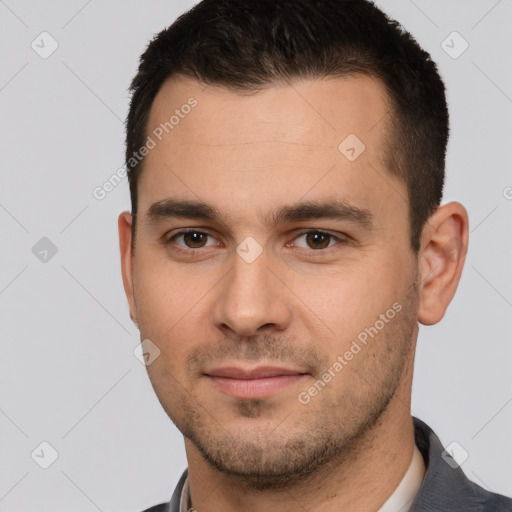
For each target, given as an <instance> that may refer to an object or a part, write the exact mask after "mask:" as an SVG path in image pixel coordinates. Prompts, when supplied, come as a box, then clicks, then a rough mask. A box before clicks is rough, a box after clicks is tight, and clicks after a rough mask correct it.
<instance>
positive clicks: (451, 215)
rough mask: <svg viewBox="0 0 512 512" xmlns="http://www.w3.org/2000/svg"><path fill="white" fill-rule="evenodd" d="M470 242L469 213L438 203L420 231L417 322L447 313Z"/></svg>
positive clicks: (432, 320) (428, 321)
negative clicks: (421, 233)
mask: <svg viewBox="0 0 512 512" xmlns="http://www.w3.org/2000/svg"><path fill="white" fill-rule="evenodd" d="M468 243H469V229H468V214H467V211H466V209H465V208H464V206H462V205H461V204H460V203H457V202H451V203H448V204H446V205H444V206H440V207H439V208H438V209H437V210H436V211H435V212H434V213H433V214H432V215H431V217H430V218H429V220H428V222H427V223H426V225H425V227H424V230H423V237H422V244H421V249H420V255H419V261H420V266H419V268H420V285H419V307H418V321H419V322H420V323H422V324H424V325H433V324H436V323H438V322H439V321H440V320H441V319H442V318H443V316H444V315H445V313H446V310H447V308H448V305H449V304H450V302H451V300H452V298H453V296H454V295H455V291H456V290H457V286H458V284H459V281H460V277H461V275H462V269H463V267H464V261H465V257H466V252H467V246H468Z"/></svg>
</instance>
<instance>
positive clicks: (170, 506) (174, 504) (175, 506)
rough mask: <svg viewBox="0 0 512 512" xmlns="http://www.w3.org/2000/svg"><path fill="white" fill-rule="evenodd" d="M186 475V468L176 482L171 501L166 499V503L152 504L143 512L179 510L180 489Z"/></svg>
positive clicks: (174, 511)
mask: <svg viewBox="0 0 512 512" xmlns="http://www.w3.org/2000/svg"><path fill="white" fill-rule="evenodd" d="M187 476H188V469H186V470H185V471H184V472H183V474H182V475H181V477H180V479H179V481H178V483H177V484H176V487H175V489H174V492H173V494H172V498H171V501H168V502H166V503H159V504H158V505H153V506H152V507H150V508H147V509H146V510H143V512H179V511H180V506H181V491H182V490H183V486H184V485H185V482H186V480H187Z"/></svg>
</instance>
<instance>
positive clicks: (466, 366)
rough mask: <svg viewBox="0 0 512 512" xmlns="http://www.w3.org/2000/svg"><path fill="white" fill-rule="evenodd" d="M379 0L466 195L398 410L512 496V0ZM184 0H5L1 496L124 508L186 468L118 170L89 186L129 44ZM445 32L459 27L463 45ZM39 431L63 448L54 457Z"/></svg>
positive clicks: (135, 48)
mask: <svg viewBox="0 0 512 512" xmlns="http://www.w3.org/2000/svg"><path fill="white" fill-rule="evenodd" d="M378 4H379V5H380V6H381V7H383V8H384V9H385V10H386V11H388V12H389V13H390V14H391V15H392V16H394V17H396V18H397V19H398V20H399V21H400V22H401V23H402V24H403V25H404V26H405V27H406V28H407V29H408V30H409V31H411V32H412V33H413V35H414V36H415V37H416V38H417V39H418V41H419V42H420V44H421V45H423V46H424V48H425V49H427V50H428V51H429V52H430V53H431V54H432V56H433V58H434V60H435V61H436V62H438V64H439V67H440V70H441V73H442V75H443V77H444V78H445V80H446V83H447V88H448V97H449V102H450V109H451V126H452V138H451V141H450V146H449V154H448V165H447V171H448V181H447V186H446V189H445V199H444V202H447V201H450V200H458V201H460V202H462V203H463V204H464V205H465V206H466V207H467V208H468V211H469V216H470V224H471V225H470V230H471V242H470V247H469V252H468V256H467V260H466V266H465V269H464V273H463V276H462V280H461V283H460V285H459V288H458V291H457V294H456V297H455V299H454V300H453V302H452V304H451V305H450V307H449V309H448V312H447V314H446V316H445V318H444V319H443V321H442V322H441V323H440V324H439V325H437V326H432V327H423V326H422V327H421V329H420V337H419V345H418V351H417V362H416V371H415V380H414V388H413V404H412V411H413V414H414V415H416V416H418V417H420V418H422V419H423V420H424V421H426V422H427V423H429V424H430V425H431V427H432V428H433V429H434V430H435V431H436V432H437V434H438V435H439V436H440V438H441V441H442V442H443V443H444V445H445V446H446V445H448V444H450V443H451V442H453V441H456V442H457V443H459V445H460V447H462V448H463V449H464V450H466V451H467V452H468V454H469V457H468V458H467V459H466V460H465V461H464V462H463V464H462V468H463V469H464V471H465V472H466V474H467V475H468V476H469V477H470V478H471V479H473V480H475V481H476V482H478V483H479V484H480V485H482V486H483V487H485V488H488V489H491V490H493V491H496V492H501V493H503V494H508V495H512V463H511V461H512V441H511V440H510V437H509V434H510V432H511V431H512V376H511V373H510V366H511V360H512V344H511V339H512V336H511V333H512V327H511V326H512V321H511V320H512V275H511V274H512V272H511V270H510V262H511V261H512V243H511V234H512V200H511V198H512V188H507V187H512V175H511V171H510V169H511V167H510V164H511V161H512V155H511V137H510V136H511V133H512V130H511V128H512V126H511V124H512V121H511V119H512V99H511V96H512V73H511V68H510V54H511V42H512V37H511V30H510V27H511V26H512V25H511V24H512V2H511V1H510V0H501V1H497V0H479V1H467V0H465V1H462V0H458V1H455V0H452V1H446V0H435V1H433V0H430V1H426V0H415V1H412V0H411V1H409V0H393V1H387V0H383V1H380V2H378ZM192 5H193V2H191V1H182V0H180V1H170V0H167V1H159V0H151V1H145V2H142V1H121V0H115V1H114V0H112V1H103V2H100V1H99V0H89V1H85V0H73V1H69V0H68V1H63V0H61V1H52V2H50V1H40V2H36V1H27V0H5V1H3V0H0V24H1V26H0V34H1V36H0V37H1V46H0V52H1V62H2V66H1V70H0V119H1V134H0V135H1V136H0V145H1V152H0V158H1V169H2V184H1V187H0V224H1V229H2V240H3V241H2V246H1V247H2V250H1V251H0V264H1V276H0V314H1V325H2V337H1V340H2V357H1V358H0V393H1V394H0V442H1V445H0V510H1V511H9V512H21V511H25V512H26V511H32V512H33V511H46V510H48V511H49V510H51V511H68V510H73V511H75V512H82V511H95V510H101V511H125V512H126V511H138V510H141V509H143V508H145V507H146V506H149V505H150V504H153V503H156V502H158V501H163V500H167V499H169V497H170V495H171V492H172V490H173V488H174V485H175V483H176V482H177V480H178V477H179V475H180V474H181V472H182V471H183V469H184V468H185V467H186V459H185V455H184V448H183V440H182V436H181V435H180V433H179V432H178V431H177V430H176V429H175V427H174V426H173V425H172V423H171V422H170V420H169V419H168V418H167V416H166V415H165V413H164V412H163V410H162V409H161V407H160V404H159V403H158V400H157V398H156V397H155V395H154V393H153V390H152V388H151V386H150V383H149V379H148V377H147V374H146V369H145V367H144V366H143V365H142V364H141V363H140V362H139V361H138V360H137V359H136V357H135V356H134V354H133V350H134V348H135V347H136V345H137V343H138V331H137V330H136V329H135V327H134V326H133V325H132V323H131V321H130V318H129V315H128V307H127V304H126V299H125V296H124V291H123V288H122V282H121V274H120V266H119V250H118V238H117V224H116V219H117V215H118V213H119V212H120V211H122V210H125V209H129V207H130V204H129V195H128V186H127V182H126V179H125V180H123V182H122V183H121V184H119V185H118V186H117V187H116V188H115V189H114V190H113V191H111V192H110V193H109V194H107V196H106V197H105V198H104V199H103V200H97V199H95V197H94V196H93V190H94V188H95V187H98V186H101V185H102V184H103V183H104V182H105V181H106V180H107V179H108V178H109V177H110V176H112V174H114V173H115V172H116V170H117V169H119V168H120V167H122V165H123V149H124V148H123V143H124V142H123V138H124V126H123V119H124V117H125V114H126V111H127V105H128V94H127V87H128V84H129V81H130V79H131V78H132V76H133V75H134V73H135V71H136V66H137V63H138V57H139V55H140V54H141V52H142V51H143V50H144V48H145V46H146V45H147V42H148V41H149V39H150V38H151V37H152V35H153V34H154V33H156V32H158V31H160V30H161V29H163V28H164V27H165V26H167V25H169V24H170V23H171V22H172V21H173V20H174V19H175V18H176V16H177V15H178V14H180V13H182V12H184V11H185V10H187V9H188V8H189V7H191V6H192ZM43 31H47V32H48V33H49V34H51V37H52V38H53V39H54V40H56V41H57V43H58V48H57V50H56V51H55V52H54V53H53V54H52V55H50V56H49V57H48V58H46V59H43V58H42V57H41V56H40V54H39V53H36V51H34V49H33V48H32V47H31V44H32V42H33V41H35V43H34V45H38V46H36V48H38V51H39V52H45V51H46V52H47V51H49V50H50V49H51V44H54V43H52V40H51V39H49V38H48V36H39V34H40V33H41V32H43ZM454 31H457V32H458V33H459V34H460V36H461V37H462V38H464V40H466V41H467V42H468V43H469V48H468V49H467V50H466V51H465V52H464V53H463V54H461V55H460V56H458V58H453V56H454V55H455V54H458V53H460V51H461V50H462V49H463V44H464V43H463V40H462V39H460V37H459V36H457V35H455V36H453V35H452V36H451V37H449V38H448V39H447V36H449V35H450V34H451V33H452V32H454ZM443 41H446V42H445V43H443ZM443 46H444V49H443ZM445 49H446V50H448V51H449V52H451V53H452V56H450V55H449V54H448V53H447V52H446V51H445ZM43 237H47V238H48V239H49V240H51V242H52V243H53V244H54V245H55V246H56V248H57V252H56V254H55V255H52V252H51V250H50V251H49V252H48V253H44V250H45V248H46V249H47V250H48V241H44V240H43V241H42V242H40V240H41V238H43ZM36 244H39V245H36ZM45 244H46V245H45ZM34 246H35V247H36V248H35V249H33V247H34ZM41 251H43V252H41ZM34 253H35V254H34ZM44 257H46V261H41V258H43V260H44ZM43 441H46V442H47V443H49V444H50V445H51V446H52V447H53V448H54V449H55V450H56V451H57V452H58V458H57V460H56V461H55V462H54V463H53V464H52V465H51V466H50V467H49V468H48V469H43V468H41V467H40V466H39V464H44V463H48V462H51V450H50V449H49V448H47V447H45V445H43V446H42V447H41V446H40V443H41V442H43ZM459 445H456V448H455V452H454V453H455V454H456V455H457V454H458V456H459V457H460V454H461V453H462V454H463V452H461V448H460V447H459ZM34 450H35V452H34ZM33 452H34V453H35V455H34V456H33V458H32V457H31V453H33ZM36 461H37V462H38V463H36Z"/></svg>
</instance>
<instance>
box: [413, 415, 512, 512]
mask: <svg viewBox="0 0 512 512" xmlns="http://www.w3.org/2000/svg"><path fill="white" fill-rule="evenodd" d="M413 422H414V435H415V441H416V446H417V447H418V449H419V450H420V452H421V454H422V455H423V458H424V460H425V466H426V473H425V476H424V478H423V483H422V485H421V487H420V489H419V491H418V494H417V495H416V498H415V500H414V502H413V504H412V508H411V512H431V511H432V512H433V511H436V512H450V511H455V510H472V511H474V512H490V511H493V512H512V499H511V498H508V497H506V496H503V495H501V494H497V493H493V492H491V491H487V490H486V489H484V488H482V487H480V486H479V485H478V484H476V483H475V482H472V481H471V480H470V479H469V478H468V477H467V476H466V475H465V474H464V472H463V471H462V469H461V468H460V466H459V465H458V464H457V462H456V461H455V460H454V459H453V458H452V457H451V455H450V454H449V453H448V452H447V450H445V449H444V447H443V445H442V444H441V441H440V440H439V438H438V437H437V435H436V434H435V433H434V431H433V430H432V429H431V428H430V427H429V426H428V425H427V424H426V423H424V422H423V421H421V420H419V419H418V418H414V417H413Z"/></svg>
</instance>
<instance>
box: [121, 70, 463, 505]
mask: <svg viewBox="0 0 512 512" xmlns="http://www.w3.org/2000/svg"><path fill="white" fill-rule="evenodd" d="M191 96H193V97H194V98H195V99H196V100H197V102H198V103H197V106H196V107H195V108H194V109H193V110H192V111H191V112H190V113H189V114H188V115H187V116H185V117H184V118H183V119H181V120H180V123H179V124H178V125H176V126H175V127H174V129H173V130H172V131H170V132H169V134H167V135H166V136H165V137H164V139H163V140H162V142H160V143H159V144H157V146H156V147H155V148H154V149H152V150H151V151H150V152H149V154H148V155H147V157H146V159H145V163H144V171H143V173H142V175H141V177H140V181H139V196H138V198H139V211H138V216H137V237H136V242H135V250H134V251H133V250H132V247H131V242H132V239H131V236H132V230H131V227H132V221H133V219H132V217H131V215H130V213H129V212H123V213H122V214H121V215H120V216H119V222H118V225H119V237H120V250H121V263H122V274H123V283H124V287H125V291H126V294H127V298H128V302H129V306H130V315H131V318H132V319H133V321H134V322H136V323H137V325H138V326H139V329H140V333H141V340H144V339H150V340H151V341H152V342H153V343H154V344H155V345H156V346H157V347H158V348H159V350H160V355H159V357H158V358H156V359H155V361H153V362H152V363H151V364H150V365H148V367H147V369H148V373H149V377H150V379H151V382H152V384H153V387H154V389H155V392H156V394H157V396H158V398H159V400H160V402H161V404H162V406H163V408H164V410H165V411H166V412H167V414H168V415H169V417H170V418H171V419H172V420H173V421H174V422H175V423H176V425H177V426H178V428H179V429H180V430H181V431H182V433H183V434H184V436H185V447H186V453H187V459H188V463H189V481H190V491H191V498H192V505H193V507H194V508H195V509H197V510H198V511H199V512H210V511H218V510H223V511H227V512H229V511H235V510H240V509H242V510H244V511H249V512H252V511H254V512H256V511H266V510H268V509H269V507H272V510H274V511H276V512H281V511H291V510H294V511H295V510H297V508H301V507H302V508H304V509H305V510H308V511H317V510H318V511H319V510H322V511H334V510H346V511H356V510H368V511H376V510H378V508H379V507H380V506H381V505H382V504H383V503H384V502H385V501H386V499H387V498H388V497H389V496H390V494H391V493H392V492H393V491H394V489H395V488H396V487H397V485H398V484H399V482H400V481H401V479H402V477H403V475H404V474H405V471H406V470H407V468H408V467H409V464H410V461H411V457H412V450H413V446H414V436H413V424H412V418H411V412H410V400H411V386H412V377H413V364H414V354H415V348H416V340H417V334H418V322H420V323H422V324H425V325H431V324H435V323H437V322H439V321H440V320H441V319H442V318H443V316H444V314H445V311H446V309H447V307H448V304H449V303H450V301H451V299H452V297H453V295H454V293H455V291H456V288H457V285H458V282H459V279H460V276H461V273H462V268H463V265H464V255H465V251H464V250H463V248H465V247H467V244H468V218H467V212H466V210H465V208H464V207H463V206H462V205H461V204H459V203H457V202H451V203H448V204H446V205H443V206H441V207H440V208H438V209H437V211H436V212H435V213H434V214H433V215H432V216H431V218H430V219H429V221H428V223H427V224H426V225H425V228H424V230H423V233H422V238H421V250H420V253H419V254H418V255H415V254H413V253H412V251H411V249H410V239H409V224H408V209H409V206H408V204H407V201H406V200H405V199H404V198H406V197H407V192H406V187H405V184H404V183H402V182H401V181H399V180H398V179H397V178H394V177H393V176H392V175H391V174H390V173H389V172H388V171H387V170H386V168H385V162H384V158H383V155H384V142H383V141H384V137H385V135H386V133H387V129H388V127H387V124H386V122H385V119H386V117H387V112H388V106H387V105H388V102H387V97H386V93H385V91H384V88H383V86H382V84H381V83H380V82H379V81H377V80H374V79H372V78H370V77H366V76H355V77H351V78H330V79H324V80H303V81H296V82H294V83H292V84H287V83H283V84H273V85H272V86H269V87H267V88H266V89H265V90H263V91H260V92H258V93H256V94H248V93H237V92H233V91H229V90H227V89H224V88H221V87H213V86H208V87H204V85H200V84H198V83H196V82H194V81H191V80H189V79H185V78H183V77H173V78H172V79H170V80H168V81H167V82H166V83H165V84H164V85H163V86H162V88H161V89H160V91H159V93H158V95H157V97H156V99H155V101H154V103H153V106H152V109H151V113H150V118H149V123H148V128H149V129H148V134H150V133H151V130H152V129H153V128H154V127H157V126H158V125H159V124H160V123H162V122H165V121H166V120H167V119H169V116H170V115H171V114H172V113H173V112H174V111H175V109H176V108H180V106H181V105H183V104H184V103H186V101H187V99H188V98H190V97H191ZM349 134H356V135H357V137H358V138H359V139H360V140H361V141H363V143H364V144H365V146H366V149H365V151H364V152H363V153H361V155H360V156H359V157H358V158H357V159H356V160H355V161H353V162H351V161H349V160H348V159H347V158H346V157H345V156H344V155H343V154H342V153H341V152H340V151H339V150H338V145H339V144H340V142H342V141H343V140H344V139H345V138H346V137H347V135H349ZM168 198H174V199H180V200H195V201H202V202H205V203H208V204H210V205H212V206H213V207H215V208H216V209H217V210H218V211H219V212H220V214H221V215H222V221H210V220H204V219H191V218H175V217H172V218H163V219H159V220H158V221H157V222H151V221H150V219H149V217H148V210H149V208H150V207H151V205H152V204H154V203H156V202H159V201H162V200H165V199H168ZM306 200H307V201H329V202H334V201H346V202H349V203H350V204H351V205H353V206H356V207H357V208H359V209H362V210H367V211H368V212H370V214H371V215H372V217H373V225H372V227H371V228H369V227H367V226H363V225H361V224H359V223H357V222H355V221H354V220H348V219H325V218H322V219H305V220H299V221H298V220H293V221H287V222H284V223H280V224H277V225H273V224H269V223H268V222H267V220H268V218H267V217H268V215H269V213H270V212H273V211H274V210H276V209H278V208H280V207H282V206H284V205H293V204H295V203H298V202H300V201H306ZM183 228H196V229H197V231H199V233H205V234H207V235H209V236H208V237H206V236H204V235H203V236H202V235H200V234H196V235H195V236H193V237H191V236H190V235H188V238H187V236H185V237H184V236H181V237H178V238H176V239H174V240H173V241H169V242H168V243H167V245H165V244H164V243H163V241H164V240H169V239H170V238H171V236H173V235H174V234H176V232H177V231H178V230H179V229H183ZM304 230H309V231H315V230H320V231H322V232H327V233H328V234H330V235H333V237H331V238H329V237H322V236H318V234H317V235H316V237H315V235H313V236H312V235H307V234H306V235H305V234H304ZM246 237H252V238H253V239H255V240H256V241H257V243H258V244H259V246H260V248H261V250H262V252H261V254H260V255H259V256H258V257H257V258H256V259H255V260H254V261H253V262H251V263H248V262H247V261H246V260H245V259H244V258H242V257H241V256H240V254H239V253H237V251H236V249H237V247H238V246H239V245H240V244H241V243H242V242H243V241H244V240H245V239H246ZM242 247H243V245H242ZM179 248H181V249H183V250H184V251H185V252H178V249H179ZM395 303H398V304H399V305H401V306H402V309H401V311H400V312H398V313H397V314H396V315H395V316H394V318H393V319H392V320H389V321H388V322H386V323H385V325H384V327H383V328H382V329H380V330H379V331H378V334H377V335H375V337H374V338H372V339H371V340H370V341H369V342H368V344H367V345H365V346H362V348H361V350H360V352H358V353H357V355H354V357H353V358H352V359H351V360H350V361H348V362H347V364H346V365H344V366H343V369H342V370H341V371H339V372H335V377H332V378H331V379H330V381H329V382H328V384H327V385H326V386H325V387H323V388H322V389H321V391H319V392H318V393H317V394H316V395H315V396H313V397H311V400H310V401H309V402H308V403H307V404H303V403H301V402H300V401H299V400H298V396H299V394H300V393H301V392H307V390H308V389H310V388H311V386H312V385H313V384H314V383H315V382H316V381H317V380H318V379H319V378H322V375H325V372H326V370H327V369H328V368H329V367H332V365H333V363H334V362H335V361H336V360H337V358H338V356H340V355H343V354H345V352H346V351H347V350H349V349H350V346H351V343H352V342H353V341H354V340H356V339H357V335H358V334H359V333H361V332H362V331H364V329H365V328H369V327H370V326H374V325H376V321H377V320H378V319H379V315H382V314H386V311H388V310H389V309H390V308H391V307H392V305H393V304H395ZM360 345H361V344H360ZM233 365H236V366H238V367H242V368H245V369H252V368H255V367H258V366H263V365H273V366H280V367H285V368H289V369H292V370H294V371H296V372H298V373H301V374H302V376H301V377H298V378H297V379H295V380H294V381H293V383H291V384H290V385H289V386H287V387H285V388H283V389H280V390H279V391H277V392H275V393H274V394H273V395H272V396H270V397H268V398H262V399H250V398H237V397H234V396H233V395H231V394H229V393H227V392H225V391H224V390H222V389H219V388H218V387H217V386H216V385H215V382H213V380H212V379H211V378H210V377H208V372H210V371H212V369H213V368H216V367H217V368H218V367H220V366H233ZM299 504H300V506H299Z"/></svg>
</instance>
